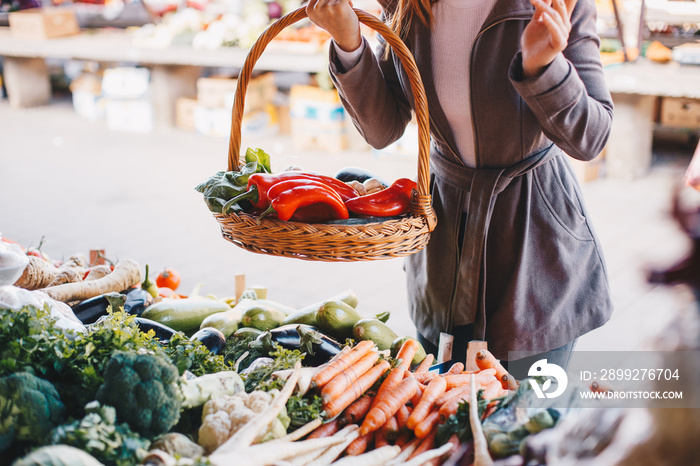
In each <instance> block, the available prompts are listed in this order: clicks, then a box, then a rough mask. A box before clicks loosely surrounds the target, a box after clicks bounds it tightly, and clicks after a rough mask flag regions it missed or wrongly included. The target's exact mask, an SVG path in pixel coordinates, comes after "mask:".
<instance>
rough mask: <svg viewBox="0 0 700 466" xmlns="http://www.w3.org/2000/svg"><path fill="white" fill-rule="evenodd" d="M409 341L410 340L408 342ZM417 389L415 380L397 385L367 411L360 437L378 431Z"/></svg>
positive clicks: (408, 380)
mask: <svg viewBox="0 0 700 466" xmlns="http://www.w3.org/2000/svg"><path fill="white" fill-rule="evenodd" d="M408 341H411V340H408ZM417 389H418V387H417V385H416V380H415V379H414V378H413V377H408V378H406V379H404V380H402V381H401V383H399V384H398V385H397V386H396V388H395V389H393V390H392V391H391V394H390V395H388V396H386V397H385V398H384V399H382V400H380V402H379V403H377V405H376V406H374V407H373V408H372V409H370V410H369V413H367V416H365V420H364V421H363V422H362V426H361V427H360V435H364V434H366V433H367V432H372V431H375V430H377V429H379V428H380V427H381V426H382V425H384V423H385V422H386V421H387V420H388V419H389V418H390V417H391V416H393V415H394V414H396V412H397V411H398V410H399V408H401V406H402V405H405V404H406V403H408V401H409V400H410V399H411V397H413V395H414V394H415V393H416V390H417Z"/></svg>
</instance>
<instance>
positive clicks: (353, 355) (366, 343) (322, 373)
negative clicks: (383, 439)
mask: <svg viewBox="0 0 700 466" xmlns="http://www.w3.org/2000/svg"><path fill="white" fill-rule="evenodd" d="M372 348H374V342H373V341H371V340H362V341H361V342H359V343H358V344H357V345H355V346H354V347H353V348H352V349H351V350H350V351H348V352H346V353H342V352H341V353H338V354H337V355H335V356H334V357H333V359H331V360H330V361H329V362H328V364H327V365H326V366H324V367H322V368H321V369H319V371H318V372H316V374H314V377H313V378H312V379H311V388H316V387H323V386H324V385H325V384H327V383H328V382H329V381H330V380H331V379H332V378H333V377H335V376H336V375H338V374H339V373H341V372H342V371H344V370H345V369H347V368H348V367H350V366H351V365H353V364H354V363H355V362H357V361H358V360H359V359H360V358H361V357H362V356H364V355H365V354H367V353H369V352H370V351H371V350H372Z"/></svg>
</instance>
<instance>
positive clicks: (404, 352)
mask: <svg viewBox="0 0 700 466" xmlns="http://www.w3.org/2000/svg"><path fill="white" fill-rule="evenodd" d="M419 348H420V343H418V340H414V339H412V338H409V339H408V340H406V341H405V342H404V343H403V345H401V349H400V350H399V352H398V353H397V354H396V359H400V360H401V365H402V366H403V367H404V368H406V369H408V368H409V367H411V361H413V357H414V356H415V355H416V352H417V351H418V349H419Z"/></svg>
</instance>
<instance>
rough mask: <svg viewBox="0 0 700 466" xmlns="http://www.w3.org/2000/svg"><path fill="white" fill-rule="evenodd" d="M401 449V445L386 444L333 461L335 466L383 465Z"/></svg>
mask: <svg viewBox="0 0 700 466" xmlns="http://www.w3.org/2000/svg"><path fill="white" fill-rule="evenodd" d="M400 451H401V447H397V446H396V445H387V446H385V447H381V448H377V449H376V450H372V451H371V452H369V453H363V454H362V455H358V456H346V457H344V458H341V459H339V460H338V461H336V462H335V463H332V464H334V465H336V466H384V465H385V464H386V463H388V462H389V461H391V460H392V459H393V458H395V457H396V455H398V454H399V452H400Z"/></svg>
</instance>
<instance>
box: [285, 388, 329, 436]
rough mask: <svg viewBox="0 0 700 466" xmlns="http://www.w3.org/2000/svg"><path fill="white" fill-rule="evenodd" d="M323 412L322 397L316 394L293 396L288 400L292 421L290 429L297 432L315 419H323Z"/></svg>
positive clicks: (288, 409)
mask: <svg viewBox="0 0 700 466" xmlns="http://www.w3.org/2000/svg"><path fill="white" fill-rule="evenodd" d="M322 412H323V401H322V400H321V397H320V396H318V395H316V394H314V395H312V396H310V397H309V395H308V394H307V395H305V396H301V395H298V394H296V395H292V396H291V397H289V400H287V416H289V418H290V419H291V424H290V428H291V430H295V429H297V428H298V427H301V426H303V425H305V424H308V423H309V422H311V421H313V420H314V419H321V416H322Z"/></svg>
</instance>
